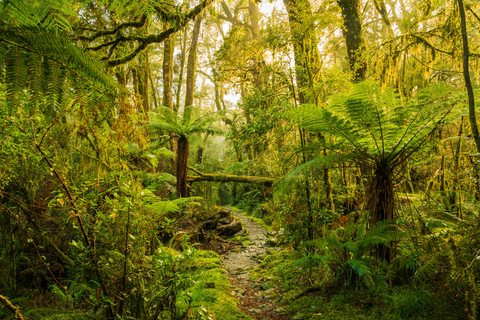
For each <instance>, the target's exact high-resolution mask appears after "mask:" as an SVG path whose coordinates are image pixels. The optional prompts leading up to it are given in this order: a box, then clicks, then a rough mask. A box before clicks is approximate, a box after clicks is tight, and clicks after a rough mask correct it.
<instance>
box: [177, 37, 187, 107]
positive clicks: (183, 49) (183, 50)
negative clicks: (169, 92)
mask: <svg viewBox="0 0 480 320" xmlns="http://www.w3.org/2000/svg"><path fill="white" fill-rule="evenodd" d="M180 50H181V51H180V71H179V72H178V85H177V92H176V100H175V106H174V111H175V113H177V112H178V109H179V108H180V95H181V93H182V84H183V69H185V55H186V50H187V32H186V31H185V30H184V32H183V41H182V44H181V46H180Z"/></svg>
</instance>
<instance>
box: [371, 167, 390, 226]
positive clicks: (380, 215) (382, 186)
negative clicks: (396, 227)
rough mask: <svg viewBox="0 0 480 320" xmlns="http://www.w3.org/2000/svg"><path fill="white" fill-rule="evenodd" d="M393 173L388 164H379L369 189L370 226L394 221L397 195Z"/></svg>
mask: <svg viewBox="0 0 480 320" xmlns="http://www.w3.org/2000/svg"><path fill="white" fill-rule="evenodd" d="M392 176H393V172H392V169H391V168H390V165H388V164H387V163H383V162H381V163H378V164H377V167H376V168H375V170H374V173H373V176H372V178H371V180H370V183H369V185H368V187H367V209H368V210H369V212H370V225H371V226H373V225H374V224H376V223H377V222H379V221H384V220H389V219H393V217H394V209H395V193H394V190H393V179H392Z"/></svg>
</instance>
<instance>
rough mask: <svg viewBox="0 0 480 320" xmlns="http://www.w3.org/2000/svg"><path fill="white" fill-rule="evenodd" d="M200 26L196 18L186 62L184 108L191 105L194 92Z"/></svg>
mask: <svg viewBox="0 0 480 320" xmlns="http://www.w3.org/2000/svg"><path fill="white" fill-rule="evenodd" d="M201 25H202V16H198V17H197V19H196V20H195V24H194V25H193V31H192V43H191V45H190V51H189V52H188V62H187V84H186V86H187V88H186V93H185V107H189V106H191V105H193V93H194V91H195V68H196V64H197V45H198V37H199V36H200V27H201Z"/></svg>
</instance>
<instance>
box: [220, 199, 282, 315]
mask: <svg viewBox="0 0 480 320" xmlns="http://www.w3.org/2000/svg"><path fill="white" fill-rule="evenodd" d="M225 209H226V210H228V211H230V212H232V214H233V215H234V216H236V217H237V218H238V219H240V220H241V221H242V222H243V225H244V226H245V229H246V230H247V231H248V235H249V238H250V239H251V241H252V244H251V245H249V246H248V247H242V248H241V249H240V251H239V252H230V253H228V254H227V255H225V256H224V258H223V265H224V267H225V269H226V270H227V271H228V277H229V279H230V282H231V283H232V285H233V286H234V289H233V294H234V295H235V296H236V297H237V299H238V306H239V308H240V310H242V311H243V312H244V313H245V314H246V315H249V316H250V317H252V318H253V319H259V320H282V319H290V317H289V316H288V315H287V312H286V311H285V309H284V308H283V307H282V306H281V305H280V303H278V302H277V301H278V298H279V293H278V292H276V290H275V288H271V289H268V290H263V289H264V287H263V286H262V284H261V283H259V282H258V281H255V282H251V281H250V270H251V269H253V268H256V267H258V266H259V263H260V258H259V257H261V256H264V255H266V253H267V249H266V246H265V243H266V241H267V239H268V234H267V230H265V229H264V228H263V227H262V226H260V225H259V224H257V223H255V222H252V221H250V220H248V219H247V218H246V217H245V216H244V215H242V214H241V213H240V212H237V211H234V210H232V209H230V208H225Z"/></svg>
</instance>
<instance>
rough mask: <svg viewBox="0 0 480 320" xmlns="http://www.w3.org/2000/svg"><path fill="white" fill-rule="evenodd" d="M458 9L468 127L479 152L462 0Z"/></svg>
mask: <svg viewBox="0 0 480 320" xmlns="http://www.w3.org/2000/svg"><path fill="white" fill-rule="evenodd" d="M458 10H459V11H460V24H461V27H462V41H463V77H464V78H465V87H466V88H467V94H468V115H469V119H470V127H471V130H472V136H473V139H474V140H475V145H476V147H477V152H478V153H480V134H479V132H478V125H477V119H476V116H475V97H474V95H473V88H472V82H471V80H470V70H469V67H468V55H469V51H468V36H467V23H466V19H465V8H464V6H463V0H458Z"/></svg>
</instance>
